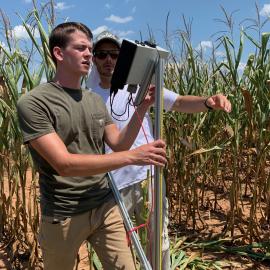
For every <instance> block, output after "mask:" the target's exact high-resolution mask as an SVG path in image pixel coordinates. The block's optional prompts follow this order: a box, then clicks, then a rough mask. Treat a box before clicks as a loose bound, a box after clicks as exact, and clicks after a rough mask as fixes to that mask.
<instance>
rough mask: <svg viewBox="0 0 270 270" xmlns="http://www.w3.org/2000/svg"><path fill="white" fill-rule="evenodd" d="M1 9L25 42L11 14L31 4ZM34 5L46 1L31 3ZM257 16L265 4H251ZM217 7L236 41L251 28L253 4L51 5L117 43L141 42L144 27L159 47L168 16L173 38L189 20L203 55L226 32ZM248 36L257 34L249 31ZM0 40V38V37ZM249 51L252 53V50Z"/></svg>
mask: <svg viewBox="0 0 270 270" xmlns="http://www.w3.org/2000/svg"><path fill="white" fill-rule="evenodd" d="M1 2H2V3H1V9H2V11H4V12H5V14H6V15H7V16H8V17H9V19H10V22H11V25H12V27H13V29H14V32H15V33H16V34H17V35H18V36H20V37H21V38H26V37H25V36H26V35H25V34H26V33H24V32H23V31H22V28H21V27H20V25H21V21H20V19H19V17H18V15H16V13H19V14H20V15H22V16H23V17H25V15H26V14H27V11H29V10H31V9H32V1H31V0H6V1H4V0H1ZM36 2H37V3H38V4H41V3H44V2H45V1H39V0H37V1H36ZM256 3H257V6H258V11H259V13H260V15H259V17H260V19H261V20H265V19H267V17H268V16H269V15H270V1H266V0H259V1H256ZM221 6H223V7H224V8H225V10H226V11H227V12H228V14H231V13H232V12H234V16H233V18H234V20H235V26H234V27H235V33H236V35H235V37H236V40H237V38H239V32H238V30H239V29H240V27H241V26H244V27H246V26H248V25H250V24H251V23H250V21H249V22H248V21H244V20H245V19H247V18H252V19H256V17H257V13H256V6H255V1H253V0H167V1H166V0H163V1H161V0H155V1H154V0H106V1H103V0H98V1H90V0H65V1H55V8H56V13H57V19H58V20H57V22H59V23H60V22H63V21H64V20H69V21H81V22H83V23H85V24H86V25H88V26H89V27H90V29H91V30H92V31H93V33H94V35H96V34H98V33H99V32H101V31H102V30H105V29H108V30H110V31H112V32H114V33H115V34H117V35H118V36H119V37H121V38H128V39H132V40H135V39H139V40H140V39H141V38H140V36H141V35H142V39H143V40H146V39H147V38H148V37H149V35H148V27H149V28H150V29H151V31H152V33H153V34H154V37H155V39H156V42H157V44H158V45H159V46H161V47H164V46H165V43H164V32H165V30H166V17H167V15H168V13H169V19H168V30H169V33H170V34H172V35H173V34H175V32H176V31H178V30H183V29H184V24H183V20H182V16H183V15H184V16H185V17H186V19H187V20H188V21H191V20H192V36H191V41H192V45H193V47H197V46H199V45H200V44H201V46H202V47H203V48H204V50H210V49H211V46H213V45H212V42H214V41H215V37H217V36H214V37H213V36H212V35H213V34H214V33H217V32H219V31H223V30H226V27H225V26H224V24H222V23H221V22H218V21H217V19H222V20H223V19H224V18H225V17H224V14H223V12H222V10H221ZM269 27H270V23H267V24H266V25H265V27H264V28H263V31H264V32H265V31H269V29H270V28H269ZM248 31H249V33H250V34H252V35H255V37H256V32H255V31H253V30H251V29H250V30H248ZM0 38H1V37H0ZM245 48H246V49H245V50H246V51H245V54H246V56H245V57H247V55H248V53H249V52H248V50H249V49H250V50H252V48H251V47H249V45H247V46H246V47H245ZM251 52H252V51H251Z"/></svg>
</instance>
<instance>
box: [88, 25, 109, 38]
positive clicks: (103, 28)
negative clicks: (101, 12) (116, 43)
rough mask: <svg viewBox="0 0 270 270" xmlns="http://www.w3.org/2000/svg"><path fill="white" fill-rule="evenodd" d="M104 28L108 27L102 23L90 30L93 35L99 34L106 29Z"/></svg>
mask: <svg viewBox="0 0 270 270" xmlns="http://www.w3.org/2000/svg"><path fill="white" fill-rule="evenodd" d="M106 30H108V27H107V26H106V25H102V26H99V27H98V28H96V29H94V30H93V31H92V33H93V35H94V36H97V35H98V34H100V33H101V32H103V31H106Z"/></svg>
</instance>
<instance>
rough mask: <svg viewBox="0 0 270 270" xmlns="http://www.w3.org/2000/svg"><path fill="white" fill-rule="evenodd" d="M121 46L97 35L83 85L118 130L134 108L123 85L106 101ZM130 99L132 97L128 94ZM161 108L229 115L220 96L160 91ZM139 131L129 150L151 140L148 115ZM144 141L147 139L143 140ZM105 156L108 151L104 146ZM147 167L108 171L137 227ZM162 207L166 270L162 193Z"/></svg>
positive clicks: (164, 265)
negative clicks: (98, 98)
mask: <svg viewBox="0 0 270 270" xmlns="http://www.w3.org/2000/svg"><path fill="white" fill-rule="evenodd" d="M120 46H121V43H120V41H119V39H118V38H117V37H116V36H115V35H113V34H112V33H110V32H107V31H105V32H102V33H101V34H100V35H99V36H97V38H96V40H95V43H94V47H93V55H94V56H93V63H94V66H93V68H92V71H91V73H90V75H89V78H88V80H87V82H86V85H87V87H88V88H89V89H90V91H93V92H95V93H97V94H99V95H100V96H101V97H102V98H103V100H104V102H105V103H106V106H107V108H108V111H109V112H110V113H111V115H112V118H113V121H114V122H115V123H116V125H117V126H118V128H119V129H122V128H124V127H125V126H126V125H127V123H128V122H129V119H130V117H131V116H132V115H133V112H134V107H133V106H130V105H129V104H128V103H129V99H130V93H129V92H128V91H127V86H125V88H124V89H123V90H119V91H118V92H117V94H116V95H115V97H114V99H113V100H111V99H110V87H111V78H112V74H113V71H114V68H115V64H116V61H117V57H118V55H119V51H120ZM132 97H133V100H134V99H135V97H136V94H132ZM164 109H165V110H166V111H178V112H184V113H195V112H203V111H207V110H209V109H214V110H223V111H225V112H230V110H231V103H230V102H229V100H228V99H227V98H226V97H225V96H224V95H221V94H218V95H214V96H211V97H207V98H206V97H198V96H179V95H178V94H176V93H174V92H172V91H169V90H168V89H164ZM142 126H143V129H142V128H141V130H140V131H139V134H138V135H137V138H136V140H135V142H134V144H133V146H132V147H131V149H132V148H135V147H138V146H140V145H142V144H145V143H146V141H149V142H150V141H153V140H154V138H153V133H152V122H151V118H150V115H149V113H146V114H145V117H144V118H143V119H142ZM146 138H147V139H146ZM105 151H106V153H109V152H111V151H112V150H111V149H110V148H109V147H108V146H106V149H105ZM149 169H150V167H149V166H126V167H123V168H120V169H117V170H115V171H113V172H112V175H113V178H114V180H115V183H116V185H117V187H118V189H119V190H120V193H121V195H122V198H123V200H124V203H125V205H126V207H127V210H128V212H129V214H130V215H131V216H132V215H134V216H135V219H136V223H137V225H139V224H142V223H144V222H145V221H144V220H143V218H142V215H141V212H142V209H143V208H145V206H144V205H143V190H142V186H141V183H142V181H144V180H146V179H147V171H148V170H149ZM149 190H150V189H149ZM163 201H164V204H163V214H164V216H163V233H162V257H163V258H162V269H163V270H165V269H166V270H167V269H170V253H169V247H170V244H169V237H168V229H167V226H168V202H167V199H166V197H165V194H164V200H163Z"/></svg>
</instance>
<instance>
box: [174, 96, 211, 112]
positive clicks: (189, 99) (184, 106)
mask: <svg viewBox="0 0 270 270" xmlns="http://www.w3.org/2000/svg"><path fill="white" fill-rule="evenodd" d="M205 100H206V97H199V96H179V97H178V98H177V99H176V101H175V103H174V104H173V107H172V111H177V112H183V113H197V112H205V111H207V108H206V106H205V104H204V102H205Z"/></svg>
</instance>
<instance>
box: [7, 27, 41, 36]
mask: <svg viewBox="0 0 270 270" xmlns="http://www.w3.org/2000/svg"><path fill="white" fill-rule="evenodd" d="M27 26H28V27H29V28H30V29H31V26H30V25H27ZM32 34H33V35H34V37H35V38H39V32H38V29H36V28H35V29H32ZM11 35H12V36H14V37H15V38H17V39H30V37H29V35H28V33H27V31H26V29H25V27H24V26H23V25H16V26H15V27H14V28H13V29H12V30H11Z"/></svg>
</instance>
